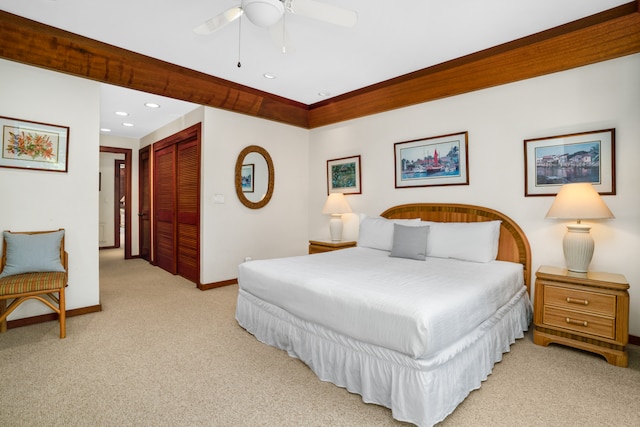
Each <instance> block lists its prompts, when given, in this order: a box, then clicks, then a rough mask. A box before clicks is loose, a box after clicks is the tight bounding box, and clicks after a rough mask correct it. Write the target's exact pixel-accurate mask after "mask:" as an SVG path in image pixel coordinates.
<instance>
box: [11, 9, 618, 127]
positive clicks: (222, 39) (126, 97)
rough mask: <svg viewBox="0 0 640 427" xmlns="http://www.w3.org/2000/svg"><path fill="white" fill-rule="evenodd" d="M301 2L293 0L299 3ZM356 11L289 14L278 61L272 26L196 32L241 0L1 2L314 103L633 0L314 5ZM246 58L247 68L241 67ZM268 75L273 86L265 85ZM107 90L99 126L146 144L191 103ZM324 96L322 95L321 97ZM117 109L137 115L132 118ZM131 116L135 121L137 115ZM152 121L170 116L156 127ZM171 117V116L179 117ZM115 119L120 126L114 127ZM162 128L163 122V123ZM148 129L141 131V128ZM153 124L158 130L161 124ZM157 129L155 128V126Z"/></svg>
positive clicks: (236, 25)
mask: <svg viewBox="0 0 640 427" xmlns="http://www.w3.org/2000/svg"><path fill="white" fill-rule="evenodd" d="M293 1H294V2H295V0H293ZM318 1H322V2H325V3H330V4H334V5H339V6H340V7H344V8H348V9H351V10H354V11H357V13H358V23H357V24H356V25H355V27H353V28H343V27H339V26H335V25H331V24H327V23H324V22H320V21H316V20H314V19H310V18H307V17H304V16H300V15H293V14H286V15H285V16H286V18H285V24H286V29H287V33H288V35H289V37H290V40H291V41H292V43H293V45H294V47H295V51H294V52H293V53H290V54H282V53H281V52H280V50H279V49H278V47H277V46H276V45H275V44H274V42H273V40H272V38H271V35H270V33H269V31H268V30H267V29H264V28H259V27H256V26H255V25H253V24H252V23H251V22H249V21H248V20H247V19H246V18H245V17H243V18H241V30H242V31H241V35H240V43H239V28H240V23H239V21H238V20H237V21H235V22H232V23H231V24H229V25H227V26H226V27H225V28H223V29H221V30H219V31H217V32H214V33H213V34H211V35H209V36H199V35H196V34H195V33H194V32H193V31H192V29H193V28H194V27H196V26H197V25H199V24H201V23H202V22H203V21H205V20H207V19H209V18H211V17H213V16H215V15H217V14H219V13H221V12H223V11H225V10H226V9H228V8H230V7H233V6H237V5H238V4H239V3H240V0H215V1H214V0H181V1H175V0H137V1H132V0H109V1H97V0H29V1H25V0H0V8H1V9H2V10H4V11H7V12H10V13H14V14H16V15H20V16H23V17H26V18H29V19H33V20H35V21H38V22H42V23H45V24H48V25H51V26H54V27H58V28H61V29H64V30H67V31H71V32H73V33H76V34H80V35H83V36H85V37H89V38H92V39H96V40H99V41H102V42H105V43H109V44H112V45H115V46H119V47H122V48H125V49H128V50H131V51H134V52H138V53H141V54H144V55H148V56H151V57H155V58H158V59H161V60H164V61H167V62H170V63H173V64H177V65H181V66H184V67H187V68H191V69H194V70H197V71H200V72H204V73H207V74H211V75H214V76H216V77H220V78H223V79H226V80H230V81H233V82H236V83H240V84H242V85H245V86H249V87H253V88H255V89H259V90H261V91H264V92H269V93H272V94H276V95H279V96H282V97H284V98H288V99H292V100H295V101H299V102H302V103H304V104H313V103H315V102H319V101H322V100H324V99H326V97H327V96H328V97H332V96H337V95H341V94H344V93H347V92H350V91H353V90H356V89H359V88H362V87H365V86H369V85H371V84H374V83H378V82H381V81H384V80H388V79H390V78H393V77H397V76H400V75H403V74H407V73H410V72H413V71H416V70H419V69H422V68H426V67H429V66H432V65H435V64H438V63H441V62H444V61H447V60H450V59H454V58H458V57H460V56H463V55H466V54H470V53H473V52H477V51H479V50H482V49H486V48H489V47H492V46H495V45H498V44H501V43H505V42H508V41H511V40H514V39H517V38H520V37H525V36H527V35H530V34H533V33H536V32H540V31H543V30H546V29H549V28H552V27H555V26H558V25H561V24H564V23H566V22H570V21H574V20H576V19H580V18H584V17H586V16H589V15H592V14H595V13H598V12H601V11H604V10H607V9H610V8H613V7H616V6H619V5H621V4H625V3H628V2H629V1H630V0H588V1H585V0H484V1H478V0H404V1H402V2H395V1H381V0H318ZM238 60H240V62H241V64H242V66H241V67H238V66H237V63H238ZM264 73H271V74H273V75H275V76H276V78H275V79H266V78H264V77H263V74H264ZM132 92H133V91H128V90H121V89H118V88H114V87H113V86H108V85H104V88H103V101H102V121H103V122H102V126H103V127H110V128H112V133H113V134H114V135H121V136H128V137H133V138H140V137H141V136H144V135H146V134H148V133H149V132H150V131H152V130H155V129H157V127H159V126H162V125H163V124H165V123H167V122H169V121H171V120H173V119H174V118H176V117H179V116H180V115H182V114H184V113H185V112H187V111H190V110H191V109H193V108H194V106H193V105H191V104H188V103H184V102H176V101H174V100H168V99H166V98H164V99H163V98H161V97H157V96H155V95H153V96H152V95H149V96H148V98H149V100H153V99H155V100H156V101H154V102H157V103H159V104H161V105H162V106H161V108H159V109H156V110H150V109H147V108H141V107H140V106H141V104H142V103H144V102H148V101H147V99H146V98H145V97H144V96H142V94H140V93H132ZM321 92H323V93H325V94H329V95H325V96H322V95H320V93H321ZM117 110H125V111H128V112H130V113H131V115H130V116H129V118H126V121H129V122H132V123H134V124H135V126H134V127H132V128H123V126H122V125H121V123H122V122H123V121H125V120H122V118H120V117H118V116H115V117H114V112H115V111H117ZM134 112H135V115H134ZM155 116H158V117H160V116H166V117H165V118H164V119H159V121H154V122H151V120H152V118H153V117H155ZM174 116H175V117H174ZM114 118H115V119H116V120H115V121H114ZM162 121H164V122H163V123H161V122H162ZM143 123H144V124H143ZM157 123H160V124H159V126H158V125H157ZM154 126H155V127H154Z"/></svg>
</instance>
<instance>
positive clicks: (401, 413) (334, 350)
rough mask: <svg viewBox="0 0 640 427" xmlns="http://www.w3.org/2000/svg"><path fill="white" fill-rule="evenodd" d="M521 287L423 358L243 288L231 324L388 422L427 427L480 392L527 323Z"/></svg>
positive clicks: (526, 304)
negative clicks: (376, 409)
mask: <svg viewBox="0 0 640 427" xmlns="http://www.w3.org/2000/svg"><path fill="white" fill-rule="evenodd" d="M531 314H532V313H531V302H530V300H529V296H528V294H527V293H526V290H525V289H524V288H523V290H522V291H521V292H519V293H518V294H517V295H515V296H514V297H513V298H512V299H511V300H510V301H509V302H508V303H507V304H505V305H504V306H503V307H502V308H500V309H499V310H498V311H497V312H496V314H495V315H494V316H493V317H491V318H490V319H488V320H487V321H485V322H484V323H482V324H481V325H480V326H479V327H478V328H476V329H475V330H474V331H473V332H472V333H470V334H468V335H467V336H465V337H463V338H462V339H460V340H458V341H457V342H455V343H454V344H453V345H451V346H449V347H447V348H445V349H442V350H441V351H440V352H438V353H436V354H434V355H433V356H432V357H430V358H428V359H414V358H412V357H409V356H407V355H404V354H402V353H399V352H397V351H393V350H389V349H385V348H381V347H378V346H374V345H370V344H367V343H363V342H359V341H356V340H354V339H351V338H349V337H347V336H344V335H342V334H340V333H338V332H336V331H333V330H329V329H327V328H324V327H322V326H320V325H317V324H313V323H310V322H307V321H304V320H302V319H300V318H298V317H295V316H292V315H291V314H289V313H288V312H286V311H284V310H283V309H281V308H279V307H277V306H275V305H273V304H270V303H267V302H265V301H263V300H261V299H259V298H257V297H255V296H253V295H251V294H249V293H247V292H245V291H243V290H242V289H240V290H239V292H238V303H237V308H236V320H237V321H238V323H239V324H240V326H242V327H243V328H244V329H246V330H247V331H248V332H250V333H251V334H253V335H254V336H255V337H256V338H257V339H258V340H259V341H261V342H263V343H265V344H268V345H270V346H273V347H277V348H280V349H282V350H285V351H287V353H288V354H289V355H290V356H291V357H295V358H297V359H300V360H301V361H303V362H304V363H305V364H307V365H308V366H309V368H311V370H312V371H313V372H314V373H315V374H316V375H317V376H318V378H319V379H320V380H322V381H329V382H331V383H333V384H335V385H337V386H340V387H344V388H346V389H347V390H348V391H350V392H352V393H357V394H359V395H361V396H362V400H363V401H364V402H366V403H375V404H378V405H382V406H385V407H387V408H389V409H391V413H392V416H393V418H395V419H397V420H399V421H405V422H410V423H413V424H416V425H419V426H432V425H434V424H436V423H438V422H440V421H442V420H443V419H445V418H446V417H447V415H449V414H450V413H451V412H453V410H454V409H455V408H456V407H457V406H458V405H459V404H460V403H461V402H462V401H463V400H464V399H465V398H466V397H467V395H468V394H469V393H470V392H471V391H473V390H475V389H478V388H480V385H481V382H482V381H484V380H486V379H487V376H488V375H489V374H490V373H491V371H492V369H493V365H494V364H495V363H496V362H499V361H500V360H502V354H503V353H505V352H508V351H509V347H510V345H511V344H512V343H514V342H515V340H516V339H518V338H522V337H523V336H524V331H526V330H527V328H528V325H529V323H530V321H531Z"/></svg>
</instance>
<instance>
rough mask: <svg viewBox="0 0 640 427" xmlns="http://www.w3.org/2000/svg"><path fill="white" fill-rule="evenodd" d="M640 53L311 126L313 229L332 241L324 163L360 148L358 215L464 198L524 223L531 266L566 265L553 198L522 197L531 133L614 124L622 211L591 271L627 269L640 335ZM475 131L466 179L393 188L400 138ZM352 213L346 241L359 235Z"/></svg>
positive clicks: (354, 203) (605, 225)
mask: <svg viewBox="0 0 640 427" xmlns="http://www.w3.org/2000/svg"><path fill="white" fill-rule="evenodd" d="M638 76H640V55H633V56H628V57H624V58H620V59H616V60H613V61H607V62H604V63H599V64H595V65H591V66H586V67H581V68H578V69H574V70H570V71H566V72H563V73H557V74H552V75H548V76H543V77H539V78H535V79H531V80H526V81H522V82H518V83H513V84H509V85H503V86H499V87H495V88H491V89H486V90H482V91H477V92H473V93H469V94H465V95H460V96H456V97H451V98H447V99H443V100H438V101H434V102H429V103H425V104H421V105H417V106H413V107H408V108H404V109H399V110H395V111H391V112H388V113H383V114H378V115H374V116H369V117H365V118H361V119H357V120H352V121H349V122H345V123H339V124H335V125H331V126H326V127H323V128H320V129H315V130H312V131H311V132H310V147H309V159H310V161H309V200H310V203H309V235H310V237H311V238H328V236H329V230H328V218H327V217H326V216H324V215H322V214H321V213H320V211H321V209H322V206H323V203H324V201H325V199H326V186H327V183H326V160H329V159H335V158H340V157H347V156H353V155H358V154H359V155H361V156H362V158H361V162H362V164H361V166H362V194H361V195H351V196H348V201H349V203H350V204H351V207H352V209H353V211H354V212H358V213H366V214H370V215H376V214H379V213H381V212H382V211H383V210H385V209H386V208H388V207H391V206H394V205H397V204H401V203H412V202H457V203H469V204H478V205H484V206H488V207H491V208H494V209H497V210H499V211H501V212H503V213H505V214H507V215H508V216H510V217H511V218H512V219H514V220H515V221H516V222H518V223H519V224H520V226H521V227H522V228H523V229H524V231H525V233H526V234H527V236H528V238H529V241H530V244H531V250H532V258H533V259H532V268H533V271H534V272H535V270H536V269H537V268H538V267H539V266H540V265H542V264H551V265H559V266H563V265H564V257H563V254H562V243H561V242H562V237H563V235H564V233H565V230H566V227H565V224H566V223H564V222H562V221H553V220H545V218H544V217H545V214H546V212H547V210H548V209H549V207H550V205H551V203H552V202H553V198H552V197H524V142H523V141H524V140H525V139H530V138H536V137H545V136H553V135H562V134H567V133H573V132H581V131H590V130H600V129H607V128H615V129H616V159H615V161H616V170H617V194H616V195H615V196H604V200H605V202H606V203H607V204H608V206H609V207H610V208H611V210H612V211H613V213H614V214H615V216H616V218H615V219H613V220H609V221H601V222H597V223H596V222H594V223H593V229H592V235H593V237H594V239H595V241H596V251H595V255H594V258H593V262H592V264H591V269H592V270H599V271H609V272H616V273H621V274H624V275H625V276H626V278H627V280H628V281H629V283H630V285H631V288H630V290H629V293H630V297H631V310H630V312H631V313H630V333H631V334H633V335H636V336H640V263H638V260H637V257H638V255H639V254H640V192H639V191H638V184H639V183H640V168H638V165H637V163H638V159H640V78H639V77H638ZM461 131H469V176H470V185H468V186H449V187H427V188H410V189H407V188H402V189H395V188H394V157H393V144H394V143H395V142H402V141H407V140H412V139H417V138H423V137H429V136H437V135H444V134H451V133H457V132H461ZM354 217H355V215H351V218H350V219H348V221H347V224H346V226H345V227H346V228H345V239H349V238H353V239H355V238H357V222H356V221H355V220H354Z"/></svg>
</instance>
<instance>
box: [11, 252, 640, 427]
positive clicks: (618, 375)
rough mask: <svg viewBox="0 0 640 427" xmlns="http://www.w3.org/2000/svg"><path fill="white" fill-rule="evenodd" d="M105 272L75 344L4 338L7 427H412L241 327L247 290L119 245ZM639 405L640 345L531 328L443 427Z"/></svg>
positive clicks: (42, 337)
mask: <svg viewBox="0 0 640 427" xmlns="http://www.w3.org/2000/svg"><path fill="white" fill-rule="evenodd" d="M100 265H101V269H100V287H101V303H102V306H103V311H102V312H100V313H93V314H87V315H83V316H77V317H72V318H69V319H68V325H67V338H66V339H64V340H61V339H59V338H58V325H57V323H56V322H47V323H42V324H38V325H31V326H27V327H22V328H15V329H10V330H9V331H8V332H7V333H5V334H3V335H0V378H1V380H0V426H392V425H397V426H400V425H406V424H404V423H400V422H397V421H395V420H393V418H392V417H391V412H390V411H389V410H388V409H386V408H383V407H380V406H376V405H369V404H365V403H363V402H362V400H361V398H360V396H358V395H355V394H351V393H349V392H347V391H346V390H344V389H342V388H339V387H336V386H334V385H332V384H329V383H324V382H321V381H319V380H318V379H317V377H316V376H315V375H314V374H313V373H312V372H311V371H310V370H309V369H308V368H307V367H306V366H305V365H304V364H302V363H301V362H300V361H298V360H296V359H292V358H290V357H289V356H288V355H287V354H286V353H284V352H283V351H280V350H277V349H274V348H271V347H268V346H266V345H264V344H261V343H259V342H258V341H257V340H256V339H255V338H254V337H253V336H252V335H250V334H248V333H247V332H246V331H244V330H243V329H242V328H240V327H239V326H238V325H237V323H236V321H235V318H234V310H235V299H236V295H237V286H228V287H225V288H220V289H214V290H209V291H205V292H202V291H199V290H198V289H196V288H195V286H194V285H193V283H191V282H188V281H186V280H184V279H182V278H181V277H179V276H172V275H170V274H168V273H166V272H164V271H163V270H161V269H159V268H157V267H153V266H151V265H149V264H148V263H147V262H145V261H143V260H139V259H136V260H128V261H123V260H122V259H121V252H120V251H118V250H106V251H101V252H100ZM71 286H82V284H81V283H72V284H71ZM639 404H640V348H638V347H636V346H630V367H629V368H628V369H623V368H617V367H614V366H611V365H609V364H607V363H606V362H605V361H604V359H602V358H601V357H599V356H595V355H592V354H589V353H585V352H581V351H577V350H572V349H568V348H564V347H561V346H550V347H546V348H545V347H539V346H535V345H534V344H533V343H532V341H531V336H530V334H528V335H527V336H526V337H525V338H524V339H522V340H519V341H518V342H517V343H516V344H515V345H513V346H512V350H511V352H510V353H507V354H505V355H504V359H503V361H502V362H500V363H498V364H497V365H496V366H495V368H494V372H493V374H492V375H490V376H489V379H488V380H487V381H485V382H484V383H483V385H482V388H481V389H480V390H477V391H474V392H472V393H471V394H470V395H469V397H468V398H467V399H466V400H465V401H464V402H463V403H462V404H461V405H460V406H459V407H458V408H457V409H456V411H455V412H454V413H453V414H451V415H450V416H449V417H448V418H447V419H446V420H445V421H444V422H443V423H442V426H514V425H519V426H548V425H563V426H609V425H610V426H638V425H640V410H639V409H638V407H639V406H638V405H639Z"/></svg>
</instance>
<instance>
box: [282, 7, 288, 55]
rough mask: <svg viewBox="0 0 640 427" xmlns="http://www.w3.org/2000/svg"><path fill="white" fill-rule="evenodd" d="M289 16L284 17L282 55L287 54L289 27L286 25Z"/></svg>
mask: <svg viewBox="0 0 640 427" xmlns="http://www.w3.org/2000/svg"><path fill="white" fill-rule="evenodd" d="M286 17H287V14H286V13H285V14H284V15H282V53H287V45H286V43H287V41H286V37H285V34H287V27H286V25H285V22H286Z"/></svg>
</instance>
